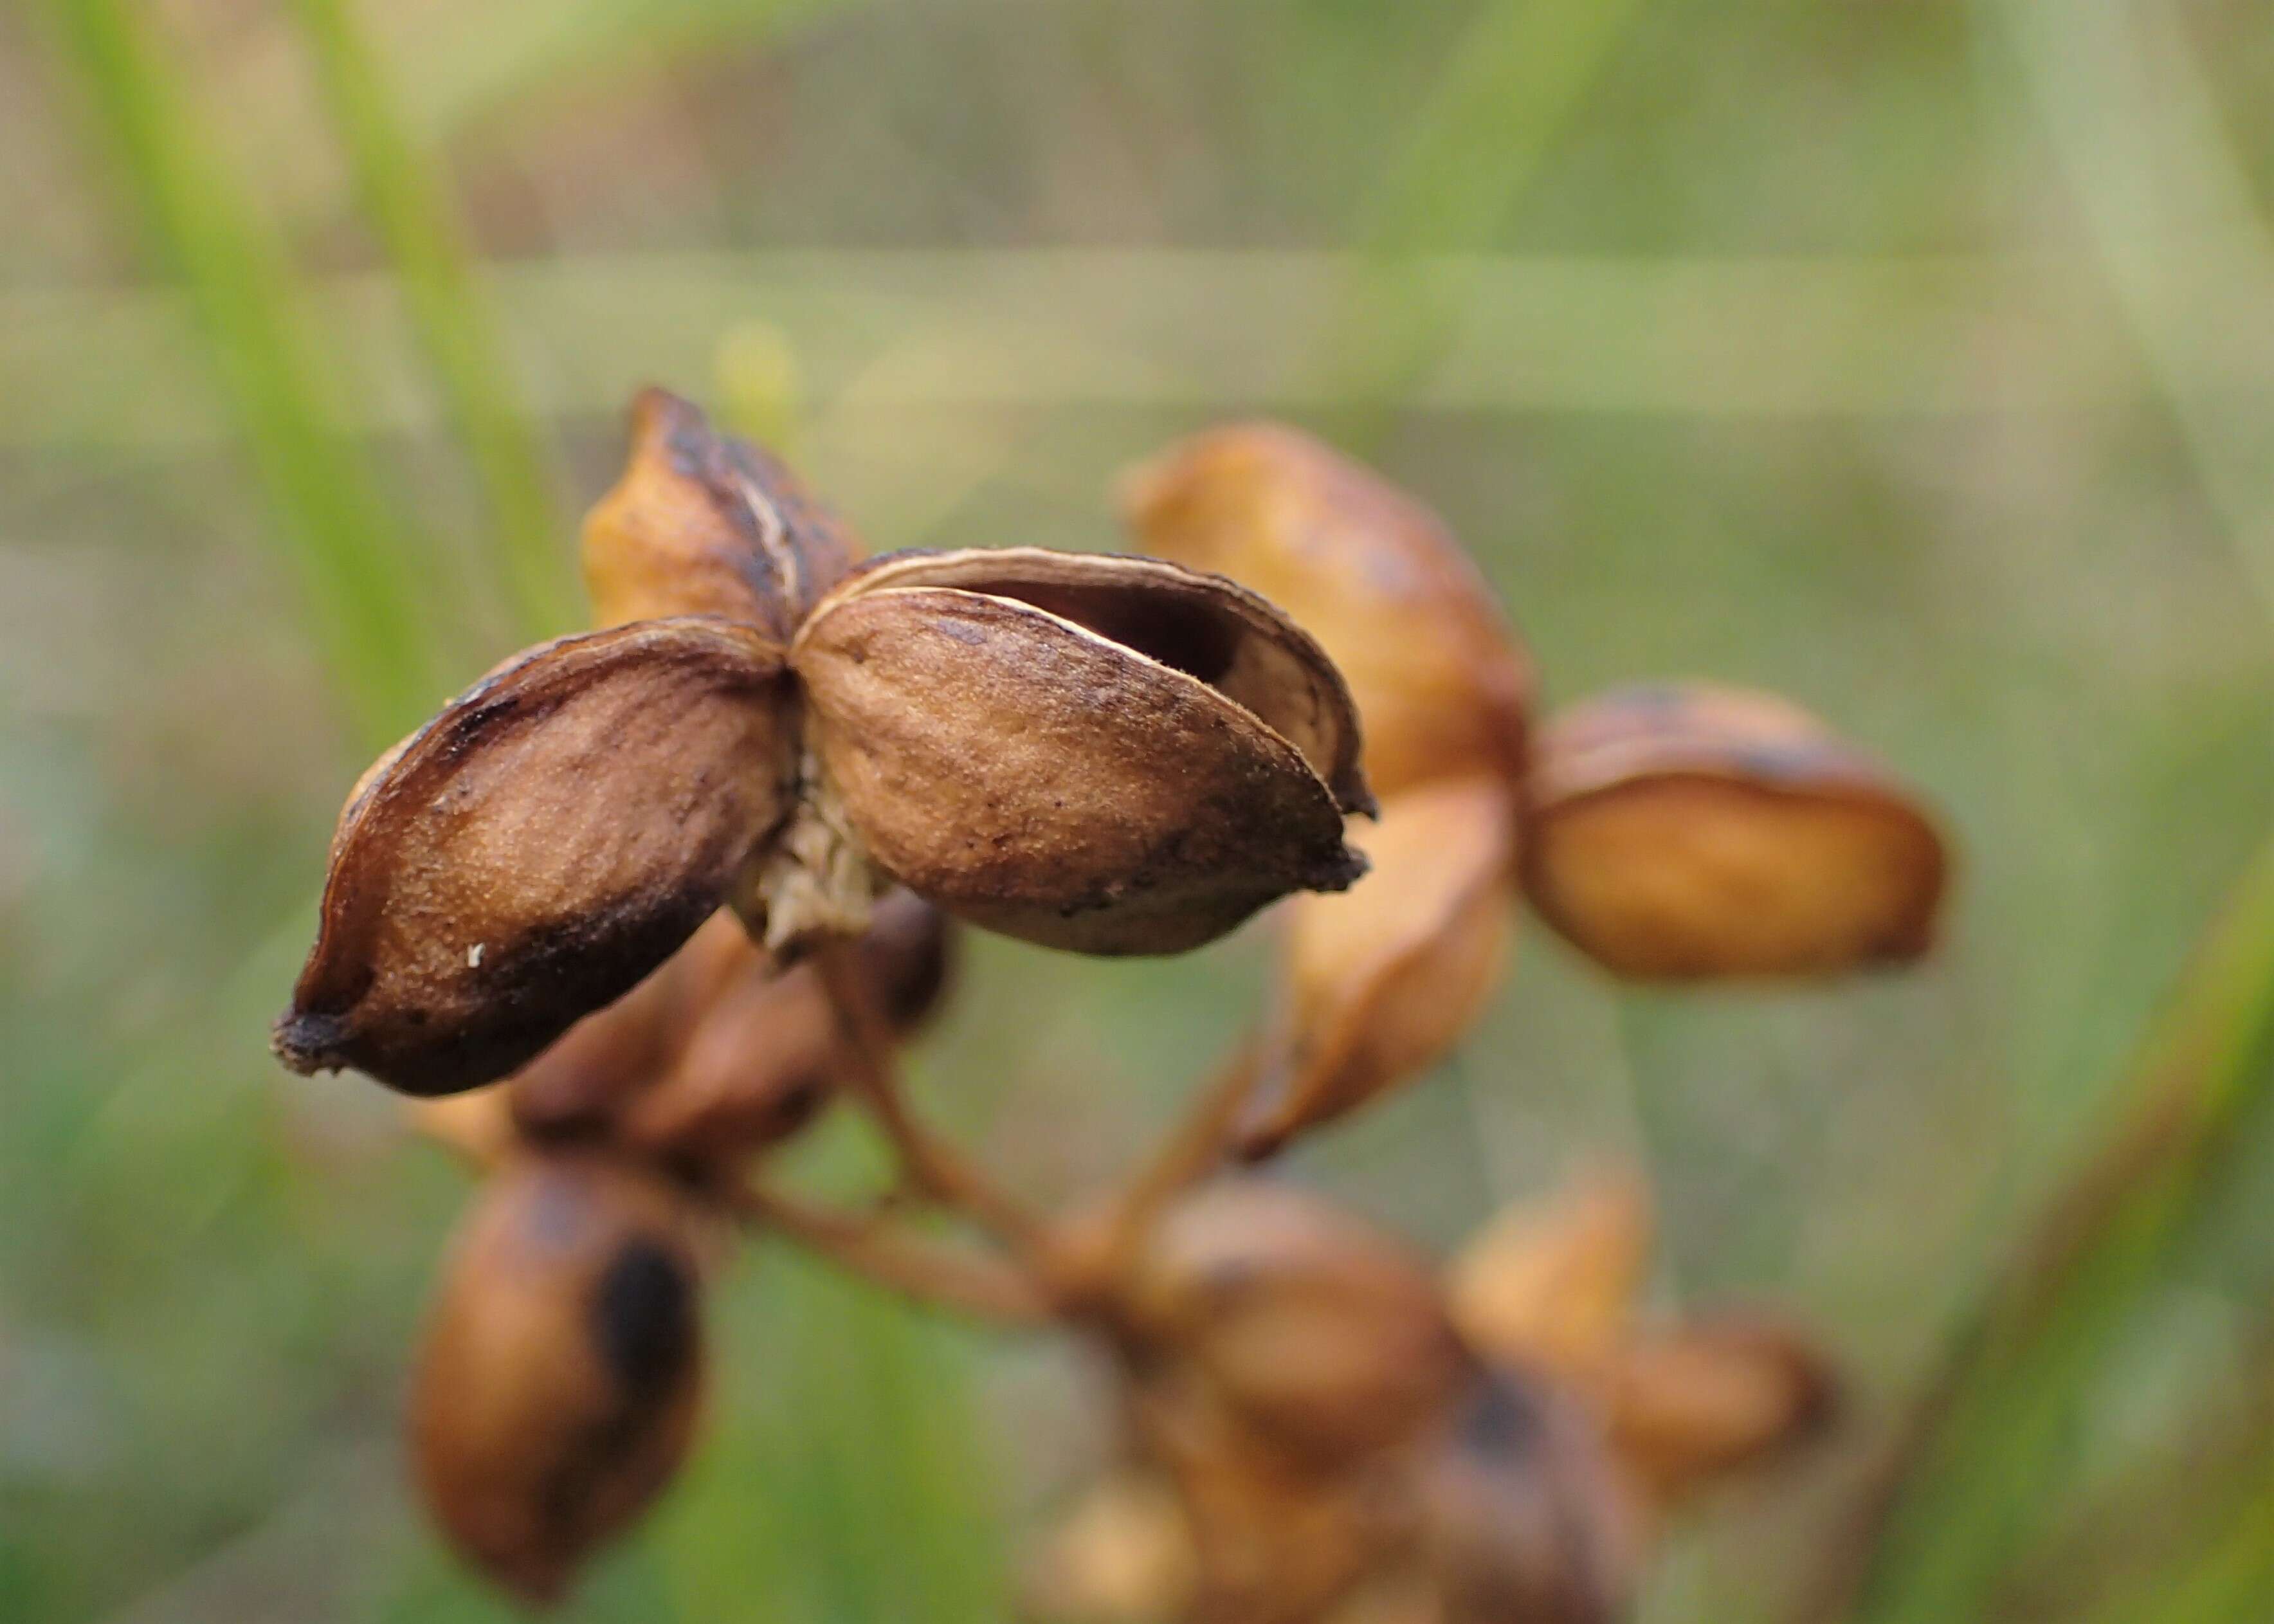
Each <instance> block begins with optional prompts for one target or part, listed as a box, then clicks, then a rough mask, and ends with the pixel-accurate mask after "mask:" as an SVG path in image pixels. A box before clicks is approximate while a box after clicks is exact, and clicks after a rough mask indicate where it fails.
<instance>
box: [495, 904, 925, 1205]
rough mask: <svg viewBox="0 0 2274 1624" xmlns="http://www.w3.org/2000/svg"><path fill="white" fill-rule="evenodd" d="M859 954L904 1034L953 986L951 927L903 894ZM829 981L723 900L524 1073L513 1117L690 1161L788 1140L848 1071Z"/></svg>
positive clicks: (542, 1129) (516, 1083)
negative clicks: (758, 932)
mask: <svg viewBox="0 0 2274 1624" xmlns="http://www.w3.org/2000/svg"><path fill="white" fill-rule="evenodd" d="M855 953H856V956H857V962H858V963H859V964H860V966H861V970H862V975H863V977H864V978H866V979H867V981H868V983H869V985H870V988H871V990H872V993H873V995H874V996H875V998H876V1000H877V1007H878V1009H879V1011H880V1012H881V1013H882V1015H883V1016H884V1018H885V1023H886V1024H887V1026H888V1027H889V1029H890V1030H891V1031H892V1032H893V1033H894V1035H896V1036H900V1037H905V1036H907V1034H908V1033H909V1032H911V1031H914V1030H915V1028H916V1027H918V1026H920V1025H921V1024H922V1022H923V1020H924V1018H925V1017H926V1016H928V1015H929V1014H930V1011H931V1009H932V1008H933V1006H934V1005H935V1003H936V1002H937V1000H938V997H939V995H940V993H941V990H942V989H943V987H944V986H945V982H946V978H947V963H948V940H947V934H946V923H945V919H943V918H942V917H941V916H940V913H939V911H938V910H937V909H935V908H932V907H931V906H930V904H928V903H924V902H922V901H921V900H920V899H918V898H916V897H914V896H911V895H908V893H907V892H905V891H894V892H892V893H891V894H890V895H887V896H885V898H884V899H883V900H882V902H881V903H879V904H878V906H877V910H876V914H875V916H874V918H873V920H872V923H871V926H870V931H869V932H868V933H867V934H865V935H863V936H862V937H861V938H860V939H859V940H858V941H857V942H856V944H855ZM842 1043H843V1038H842V1034H841V1032H840V1030H839V1022H838V1016H837V1011H836V1009H835V1008H834V1006H833V1005H832V1003H831V1001H830V999H829V994H828V993H827V991H826V989H825V988H824V986H822V984H821V980H820V978H819V977H818V976H817V975H816V974H815V972H814V971H812V970H811V969H809V968H808V967H805V966H796V967H793V968H790V969H787V970H784V969H783V968H782V967H781V966H779V964H777V963H775V961H774V960H773V958H772V956H770V955H768V954H767V953H766V952H765V951H764V949H763V948H760V947H759V946H758V945H757V943H755V942H753V941H752V940H750V938H749V933H748V932H747V931H746V930H744V928H743V926H742V921H741V919H740V918H737V917H736V916H735V915H734V912H733V911H732V910H726V909H722V910H719V912H718V913H716V914H714V915H712V918H710V920H709V921H708V922H706V923H705V924H704V926H703V928H702V929H700V930H698V931H697V932H696V933H695V934H694V935H693V936H692V937H691V938H689V940H688V942H687V945H686V946H684V947H683V948H681V949H680V950H679V951H678V952H677V953H675V954H674V955H673V956H671V958H670V959H669V960H668V961H666V963H664V965H663V966H662V968H660V969H659V970H658V971H655V972H654V974H652V975H651V976H650V977H648V978H647V979H646V980H644V981H643V982H641V983H640V984H639V986H636V987H635V988H633V989H632V991H631V992H629V993H626V994H625V995H624V996H623V997H622V998H620V999H618V1000H617V1001H615V1002H614V1003H613V1004H611V1005H609V1006H608V1007H607V1008H605V1009H602V1010H599V1011H597V1012H595V1013H594V1014H591V1015H589V1016H585V1017H584V1019H583V1020H582V1021H579V1022H578V1023H576V1025H575V1026H573V1027H571V1028H570V1029H569V1031H568V1033H567V1035H565V1036H564V1037H562V1038H561V1040H560V1041H559V1042H557V1043H555V1044H553V1046H552V1047H550V1048H548V1049H546V1051H545V1053H544V1054H540V1055H538V1057H537V1058H536V1059H535V1060H533V1061H531V1062H530V1063H529V1064H528V1065H526V1066H524V1067H523V1068H522V1069H521V1070H520V1071H518V1072H517V1073H516V1074H515V1076H514V1078H513V1082H512V1084H511V1087H510V1090H509V1093H510V1096H511V1099H512V1109H513V1115H514V1118H515V1120H516V1122H518V1124H519V1126H520V1129H521V1130H522V1131H523V1133H524V1134H526V1135H528V1136H530V1137H532V1138H535V1139H538V1140H544V1141H548V1142H559V1141H564V1140H576V1139H584V1140H597V1139H603V1138H605V1139H608V1140H610V1141H612V1142H613V1143H614V1144H619V1145H622V1146H627V1147H630V1148H634V1149H637V1150H639V1151H641V1152H645V1153H647V1154H650V1155H654V1156H659V1157H662V1158H664V1159H667V1160H670V1161H673V1162H676V1163H681V1164H688V1165H719V1164H726V1163H731V1162H734V1161H736V1160H739V1159H742V1158H743V1157H746V1156H748V1155H749V1154H751V1153H752V1152H757V1151H759V1150H763V1149H764V1148H765V1147H766V1146H768V1145H771V1144H776V1143H778V1142H779V1141H780V1140H782V1139H785V1138H787V1137H789V1136H790V1135H791V1134H793V1133H794V1132H795V1131H796V1130H797V1129H800V1128H802V1127H803V1126H804V1125H805V1123H806V1122H809V1121H810V1120H811V1119H812V1117H813V1116H814V1114H816V1113H817V1111H818V1110H819V1109H820V1108H821V1107H822V1106H824V1105H825V1103H826V1102H827V1100H828V1098H829V1095H830V1092H831V1091H832V1088H833V1086H834V1085H835V1083H836V1081H837V1077H838V1075H839V1073H840V1069H841V1067H842V1061H843V1054H842Z"/></svg>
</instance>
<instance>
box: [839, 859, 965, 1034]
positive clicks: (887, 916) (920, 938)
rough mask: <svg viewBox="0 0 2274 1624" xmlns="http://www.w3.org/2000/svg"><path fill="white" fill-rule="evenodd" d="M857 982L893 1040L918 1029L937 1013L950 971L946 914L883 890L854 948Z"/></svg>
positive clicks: (906, 894)
mask: <svg viewBox="0 0 2274 1624" xmlns="http://www.w3.org/2000/svg"><path fill="white" fill-rule="evenodd" d="M855 952H856V953H857V954H858V955H859V958H860V964H861V976H862V980H863V981H864V982H865V983H866V984H867V986H868V987H869V993H870V997H871V998H873V999H874V1000H875V1001H876V1005H877V1013H878V1014H879V1015H881V1016H883V1017H884V1021H885V1025H886V1026H887V1027H888V1028H890V1029H891V1031H892V1035H893V1036H894V1037H896V1038H907V1037H909V1036H912V1035H913V1034H915V1032H918V1031H922V1029H923V1027H924V1025H925V1023H928V1022H929V1021H930V1019H931V1017H932V1016H933V1015H935V1014H936V1013H937V1011H938V1008H939V1003H940V998H941V995H942V994H943V993H945V992H946V990H947V985H948V981H949V979H950V978H951V977H952V976H953V973H954V970H955V939H954V935H953V931H952V929H951V928H950V926H949V925H948V921H947V916H946V915H945V914H944V913H942V912H940V910H938V909H937V908H935V907H933V906H932V904H930V903H928V902H926V901H924V900H923V898H922V897H921V896H918V895H915V893H914V892H912V891H899V890H895V891H888V892H886V893H885V895H884V896H883V897H881V898H879V899H878V901H877V905H876V907H875V908H874V909H873V910H871V911H870V915H869V928H868V929H867V930H866V931H864V932H862V934H861V938H860V940H859V941H857V942H856V943H855Z"/></svg>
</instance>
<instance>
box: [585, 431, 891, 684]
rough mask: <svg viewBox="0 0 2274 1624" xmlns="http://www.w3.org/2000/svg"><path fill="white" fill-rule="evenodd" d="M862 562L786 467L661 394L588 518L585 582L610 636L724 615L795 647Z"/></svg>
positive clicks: (853, 544)
mask: <svg viewBox="0 0 2274 1624" xmlns="http://www.w3.org/2000/svg"><path fill="white" fill-rule="evenodd" d="M860 555H861V547H860V544H859V542H858V541H857V540H855V538H854V536H853V534H852V533H851V532H850V531H848V530H847V528H846V527H845V526H844V525H843V524H842V523H840V521H839V520H838V519H837V517H835V516H834V515H832V513H830V512H829V511H828V510H826V509H825V508H824V507H822V506H821V504H820V503H819V502H816V501H815V500H814V499H813V497H812V496H811V495H809V493H808V492H807V491H806V489H805V487H803V486H802V485H801V484H800V483H799V482H798V480H797V477H796V476H795V475H794V474H793V473H791V472H790V471H789V470H788V469H787V467H785V466H784V465H782V464H781V463H780V462H779V460H778V459H776V458H775V457H772V456H771V455H770V454H768V453H767V452H765V451H764V450H761V449H759V448H758V447H757V446H754V445H752V444H750V443H749V442H748V441H745V440H736V439H732V438H729V437H727V436H725V435H721V434H717V433H715V432H714V431H713V430H712V427H711V424H710V421H709V419H706V418H705V417H704V415H703V413H702V412H700V411H699V410H697V408H696V407H695V406H693V405H692V404H689V403H688V402H687V401H684V400H681V399H680V398H679V397H677V396H676V395H672V394H669V393H667V392H666V391H665V390H662V389H643V390H641V391H640V393H639V395H638V397H636V399H635V400H634V401H633V402H632V452H631V460H630V461H629V464H627V465H626V466H625V468H624V472H623V477H622V478H621V480H618V481H617V483H616V485H615V487H614V489H613V490H611V491H609V492H608V494H607V495H605V496H603V497H602V498H601V499H600V501H599V503H598V504H597V505H596V506H594V508H593V509H592V510H591V513H590V514H589V515H588V516H587V517H586V518H585V520H584V581H585V585H586V586H587V587H588V588H589V589H590V591H591V596H592V608H593V611H594V614H595V616H596V617H597V619H598V621H599V623H600V624H601V625H604V626H614V625H621V624H622V623H626V622H629V621H635V620H662V619H667V618H669V617H670V616H675V615H718V616H725V617H726V618H727V619H728V620H736V621H741V622H743V623H746V624H748V625H752V626H756V627H757V628H758V629H759V630H761V631H764V632H766V633H767V634H768V635H769V636H770V637H772V638H773V639H774V640H775V641H776V642H777V643H787V642H788V641H789V639H790V636H791V634H792V633H793V632H794V631H796V630H797V626H798V623H799V622H800V621H802V620H803V619H804V618H805V616H806V613H807V611H808V610H809V609H811V608H813V606H814V605H815V604H816V603H817V602H818V601H820V598H821V594H822V593H825V592H826V591H828V590H829V588H830V587H832V586H833V585H836V584H837V581H838V580H839V578H841V577H842V576H843V575H844V573H845V572H846V570H847V569H849V568H851V566H852V563H853V561H854V560H855V558H858V557H859V556H860Z"/></svg>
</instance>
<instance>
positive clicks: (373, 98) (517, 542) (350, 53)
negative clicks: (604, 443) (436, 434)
mask: <svg viewBox="0 0 2274 1624" xmlns="http://www.w3.org/2000/svg"><path fill="white" fill-rule="evenodd" d="M294 10H295V11H296V12H297V15H298V17H299V19H300V25H301V31H302V33H303V34H304V35H305V38H306V40H307V42H308V44H309V47H310V52H311V55H312V57H313V59H314V62H315V64H316V68H317V77H318V80H319V83H320V86H321V87H322V91H323V96H324V103H325V107H326V110H327V111H328V114H329V116H330V118H331V122H332V125H333V127H334V128H335V130H336V131H337V132H338V134H339V138H340V140H341V142H342V144H343V147H345V148H346V151H347V154H348V156H349V158H350V161H351V162H352V163H353V165H354V168H355V173H356V177H357V181H358V185H359V186H360V188H361V190H362V193H363V198H364V205H365V210H366V211H367V212H368V214H369V215H370V217H371V220H372V223H373V225H374V226H375V227H376V228H377V229H378V231H379V234H380V239H381V240H382V241H383V242H384V244H385V245H386V249H387V254H388V260H389V261H391V262H392V264H393V266H394V268H395V275H396V276H397V277H398V278H399V279H400V281H401V283H402V287H403V296H404V298H405V301H406V303H407V304H408V306H409V308H410V313H411V317H412V320H413V321H414V322H415V323H416V325H417V328H418V337H419V341H420V343H421V344H422V345H423V346H424V348H425V352H426V357H427V359H428V362H429V364H430V365H431V366H433V371H434V375H435V378H436V380H437V381H439V382H440V385H441V389H442V391H443V394H444V396H445V397H446V399H447V400H448V404H449V409H450V414H451V416H452V418H453V419H455V420H456V425H457V427H458V432H459V433H460V434H461V435H462V436H463V438H464V441H465V444H466V449H467V451H468V454H469V455H470V457H471V459H472V463H473V466H474V470H475V473H476V475H477V477H478V479H479V480H480V483H481V487H482V491H483V495H484V497H485V500H486V505H487V507H488V510H489V517H490V521H491V524H492V525H493V540H494V544H495V545H494V549H493V557H494V559H495V561H496V564H497V567H498V571H499V574H500V576H501V586H502V587H503V589H504V591H505V593H506V596H507V599H508V601H509V602H511V603H512V604H513V605H514V607H515V608H516V611H517V612H518V613H519V615H520V616H521V619H522V621H523V624H524V627H525V629H526V630H527V631H529V632H530V633H531V635H535V636H549V635H551V634H553V633H556V632H560V631H567V630H568V629H569V627H571V626H573V625H575V624H576V623H577V621H578V620H579V619H580V618H581V616H580V615H579V613H578V605H577V604H576V601H575V599H574V596H573V594H572V593H571V592H570V590H569V570H568V568H567V554H566V550H565V542H564V537H565V535H566V530H565V527H564V525H563V524H562V522H561V514H560V511H559V510H558V508H557V505H556V503H555V502H554V499H553V490H554V487H553V480H552V478H551V476H550V474H549V472H548V471H547V468H546V455H545V450H544V447H543V444H542V442H541V441H540V440H539V437H538V433H537V431H536V429H535V427H533V426H532V424H531V419H530V415H529V413H528V412H527V411H526V410H525V409H524V408H523V404H522V401H521V397H520V394H519V391H518V390H517V389H516V386H515V383H514V377H513V367H512V365H511V363H510V360H509V359H508V354H507V349H506V344H505V342H504V339H503V336H502V335H501V331H500V329H499V326H498V323H497V321H496V318H495V315H494V313H493V310H492V308H491V306H490V302H489V300H488V298H486V295H485V292H484V290H483V288H482V285H481V283H480V280H479V278H478V276H477V275H476V272H475V268H474V263H473V256H472V254H471V252H470V251H469V249H468V247H467V245H466V242H465V239H464V237H463V232H462V230H461V228H460V224H459V217H458V210H457V208H456V200H455V198H454V197H453V195H452V193H451V190H450V186H449V183H448V179H447V178H446V177H445V176H444V174H443V172H442V170H441V168H440V165H439V164H438V163H437V162H435V161H434V159H433V155H432V154H430V153H429V152H427V151H426V150H425V149H424V148H423V147H421V146H420V145H419V143H418V141H417V140H414V139H413V137H412V136H411V134H410V130H409V128H408V127H407V125H406V124H405V121H404V120H403V117H402V115H401V112H400V110H399V108H398V105H397V102H396V99H395V96H394V94H393V93H392V91H391V88H390V87H389V86H388V82H387V77H386V73H385V72H384V69H383V66H382V64H380V62H379V61H378V60H377V59H376V57H375V55H374V53H373V49H372V48H371V46H370V45H369V43H368V42H366V41H365V38H364V37H363V34H362V32H361V30H360V29H359V27H358V24H357V20H356V19H355V18H354V16H353V15H352V14H351V12H350V5H349V0H294Z"/></svg>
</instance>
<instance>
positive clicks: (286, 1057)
mask: <svg viewBox="0 0 2274 1624" xmlns="http://www.w3.org/2000/svg"><path fill="white" fill-rule="evenodd" d="M346 1039H347V1023H346V1022H344V1021H343V1020H342V1019H341V1018H340V1017H339V1016H335V1015H318V1014H316V1013H314V1012H313V1011H311V1010H307V1009H303V1008H300V1007H299V1006H298V1005H297V1004H294V1005H293V1006H291V1007H290V1008H288V1009H286V1010H285V1011H284V1013H283V1014H282V1015H280V1016H277V1017H276V1022H275V1025H273V1026H271V1027H270V1028H269V1029H268V1047H269V1050H270V1052H271V1053H272V1054H275V1056H276V1058H277V1059H278V1060H280V1061H283V1062H284V1065H285V1067H286V1068H287V1069H290V1070H292V1071H297V1072H298V1073H299V1074H300V1075H301V1076H304V1077H312V1076H315V1075H316V1073H318V1072H320V1071H337V1070H339V1069H341V1068H342V1067H343V1066H345V1065H346V1064H347V1061H346V1060H345V1058H344V1057H343V1055H342V1054H341V1049H342V1046H343V1044H344V1043H345V1041H346Z"/></svg>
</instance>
